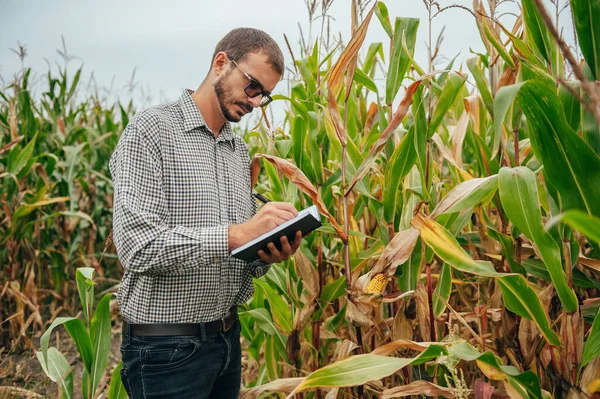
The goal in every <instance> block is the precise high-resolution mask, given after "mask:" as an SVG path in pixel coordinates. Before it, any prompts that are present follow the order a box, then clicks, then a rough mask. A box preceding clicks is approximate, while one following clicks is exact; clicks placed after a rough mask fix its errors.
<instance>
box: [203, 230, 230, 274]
mask: <svg viewBox="0 0 600 399" xmlns="http://www.w3.org/2000/svg"><path fill="white" fill-rule="evenodd" d="M196 232H197V233H198V239H199V240H200V242H201V243H202V259H203V260H204V262H203V263H204V264H212V263H219V262H222V261H224V260H226V259H227V258H228V257H229V226H227V225H226V224H224V225H219V226H213V227H204V228H201V229H196Z"/></svg>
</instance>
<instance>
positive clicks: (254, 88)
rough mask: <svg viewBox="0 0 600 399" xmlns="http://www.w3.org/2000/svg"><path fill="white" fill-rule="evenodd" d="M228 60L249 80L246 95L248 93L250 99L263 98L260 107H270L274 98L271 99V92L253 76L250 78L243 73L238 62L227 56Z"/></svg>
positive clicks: (245, 89) (245, 90)
mask: <svg viewBox="0 0 600 399" xmlns="http://www.w3.org/2000/svg"><path fill="white" fill-rule="evenodd" d="M227 58H229V61H231V62H233V65H235V66H236V67H237V69H239V70H240V72H242V73H243V74H244V75H246V77H247V78H248V81H249V82H248V84H247V85H246V87H245V88H244V93H246V95H247V96H248V97H250V98H255V97H258V96H262V98H261V99H260V103H259V105H260V106H261V107H265V106H267V105H269V104H270V103H271V101H273V98H271V96H270V93H269V92H267V91H265V90H264V88H263V85H261V84H260V83H258V81H257V80H256V79H254V78H253V77H252V76H250V75H248V74H247V73H246V72H244V71H242V70H241V69H240V66H239V65H238V64H237V62H235V60H234V59H233V58H231V57H230V56H229V55H227Z"/></svg>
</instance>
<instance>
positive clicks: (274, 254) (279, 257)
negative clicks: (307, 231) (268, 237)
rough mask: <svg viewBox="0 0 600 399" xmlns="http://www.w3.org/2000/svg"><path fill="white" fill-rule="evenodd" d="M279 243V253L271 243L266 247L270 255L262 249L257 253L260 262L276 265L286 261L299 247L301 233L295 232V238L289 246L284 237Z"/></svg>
mask: <svg viewBox="0 0 600 399" xmlns="http://www.w3.org/2000/svg"><path fill="white" fill-rule="evenodd" d="M280 241H281V251H279V250H278V249H277V247H276V246H275V244H273V243H272V242H270V243H269V244H268V245H267V248H269V251H270V252H271V254H270V255H267V254H266V253H265V251H263V250H262V249H261V250H260V251H258V256H259V257H260V260H261V261H262V262H264V263H278V262H283V261H284V260H288V259H289V258H290V256H292V254H293V253H294V252H296V250H297V249H298V247H299V246H300V243H301V242H302V232H301V231H300V230H298V231H297V232H296V237H294V241H293V242H292V243H291V244H290V242H289V241H288V239H287V237H286V236H283V237H281V239H280Z"/></svg>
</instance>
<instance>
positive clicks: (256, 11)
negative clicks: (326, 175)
mask: <svg viewBox="0 0 600 399" xmlns="http://www.w3.org/2000/svg"><path fill="white" fill-rule="evenodd" d="M305 1H306V0H278V1H277V0H254V1H240V0H220V1H207V0H195V1H191V0H190V1H188V0H186V1H183V0H173V1H170V2H168V3H167V2H165V1H158V0H144V1H141V0H128V1H126V2H125V1H118V0H103V1H81V0H80V1H75V0H62V1H42V0H0V6H1V8H0V9H1V10H2V13H0V26H2V27H3V28H2V35H0V77H2V79H3V81H4V82H3V81H2V80H0V86H5V85H7V84H8V83H10V81H11V80H12V77H13V76H14V75H15V74H16V73H18V71H19V70H21V69H22V68H23V67H24V66H25V67H31V68H32V75H33V77H34V82H36V85H35V86H34V91H35V90H36V89H37V90H38V91H41V90H42V89H43V84H44V79H45V75H46V73H47V71H48V62H49V63H50V64H51V65H52V67H53V68H54V70H56V69H57V67H56V64H59V65H64V63H65V61H64V60H63V58H62V57H61V56H60V55H59V54H58V51H57V50H60V51H63V42H62V40H63V38H64V42H65V44H66V49H67V54H68V55H69V56H71V57H73V58H72V59H71V60H70V61H69V62H68V64H67V65H68V69H69V71H71V73H74V71H75V70H76V69H77V68H79V67H80V66H81V65H82V64H83V73H82V80H81V82H82V83H83V86H82V87H83V88H88V87H94V85H93V84H90V83H92V82H94V81H95V83H96V86H97V87H99V88H100V90H104V92H110V95H111V98H113V99H115V98H119V99H121V100H126V99H129V98H131V97H133V99H134V100H135V101H136V104H138V108H140V107H141V108H143V107H145V106H149V105H153V104H158V103H162V102H165V101H171V100H175V99H177V97H178V96H179V95H180V94H181V91H182V90H183V89H184V88H190V89H196V88H197V87H198V86H199V85H200V83H201V82H202V80H203V79H204V77H205V76H206V74H207V72H208V69H209V66H210V60H211V57H212V53H213V50H214V47H215V45H216V44H217V42H218V41H219V40H220V39H221V38H222V37H223V36H224V35H225V34H226V33H227V32H229V31H230V30H231V29H234V28H237V27H253V28H258V29H262V30H264V31H266V32H267V33H269V34H270V35H271V36H272V37H273V38H274V39H275V41H276V42H277V43H278V44H279V46H280V47H281V48H282V50H283V53H284V57H285V60H286V65H287V66H288V67H290V68H291V66H292V63H291V57H290V55H289V51H288V49H287V46H286V44H285V40H284V34H286V35H287V37H288V39H289V41H290V44H291V46H292V51H293V52H294V54H295V56H296V57H298V56H299V53H300V44H299V43H300V27H301V29H302V32H303V35H304V38H305V40H307V39H308V37H309V33H310V36H311V37H312V40H311V41H314V39H315V38H316V37H317V36H318V34H319V31H320V29H321V21H322V19H321V18H320V17H319V18H318V19H316V20H314V21H313V24H312V29H310V23H309V22H310V21H309V14H308V10H307V6H306V3H305ZM546 1H547V3H548V5H549V6H551V7H554V6H552V5H551V4H550V0H546ZM555 1H559V2H560V4H564V3H565V1H566V0H555ZM317 3H318V6H317V11H316V14H317V15H318V16H320V15H321V1H317ZM384 3H385V4H386V5H387V7H388V9H389V14H390V17H391V19H392V25H393V19H394V18H395V17H399V16H402V17H414V18H420V25H419V30H418V34H417V44H416V50H415V59H416V60H417V62H418V63H419V64H420V65H421V66H422V67H424V68H426V67H427V46H426V42H427V39H428V26H429V24H428V19H427V9H426V7H425V5H424V3H423V0H387V1H384ZM438 3H439V4H440V6H441V7H444V6H448V5H451V4H458V5H462V6H466V7H469V8H471V7H472V4H473V3H472V1H465V0H457V1H445V0H438ZM484 3H486V4H487V0H484ZM371 4H372V2H371ZM551 10H552V14H553V13H554V8H552V9H551ZM568 11H569V10H568V9H567V10H565V12H563V13H562V14H561V19H560V24H561V27H562V28H564V35H565V38H566V40H567V42H568V43H572V42H573V28H572V23H571V17H570V15H569V14H568ZM499 12H500V13H504V12H518V5H517V4H515V3H512V2H506V3H505V4H503V5H502V6H500V8H499ZM328 15H329V17H328V18H327V19H328V20H329V21H330V32H332V33H334V34H335V35H336V36H338V35H339V34H341V36H342V39H343V41H344V43H347V42H348V41H349V39H350V37H351V36H350V28H351V0H334V1H333V3H332V5H331V7H330V8H329V10H328ZM502 21H504V23H505V24H506V25H508V26H512V23H513V22H514V17H513V16H511V15H505V16H504V17H503V19H502ZM431 27H432V29H431V30H432V36H433V41H434V42H435V39H436V38H437V36H438V34H439V33H440V31H441V30H442V29H443V28H444V27H445V30H444V41H443V44H442V55H443V56H445V59H446V61H447V59H451V58H453V57H454V56H456V55H458V58H457V60H458V61H459V62H460V61H462V60H464V59H466V58H469V57H471V56H473V55H472V54H471V53H470V51H471V50H472V51H474V52H484V47H483V43H482V42H481V38H480V36H479V32H478V30H477V26H476V24H475V21H474V18H473V16H472V15H471V14H469V13H468V12H467V11H465V10H462V9H459V8H453V9H449V10H447V11H445V12H443V13H441V14H440V15H438V16H437V17H436V18H435V19H433V22H432V26H431ZM373 42H382V43H383V44H384V48H385V49H387V48H389V38H388V36H387V34H386V33H385V31H384V30H383V28H382V26H381V24H380V23H379V21H378V20H377V18H376V16H373V19H372V21H371V24H370V26H369V31H368V34H367V37H366V40H365V44H364V45H363V48H362V52H363V54H364V53H365V52H366V49H367V48H368V44H370V43H373ZM18 43H20V44H21V45H24V46H25V47H26V50H27V57H26V58H25V59H24V61H23V62H21V60H20V59H19V57H18V56H17V55H16V54H15V53H14V52H13V51H12V50H11V49H17V48H18ZM441 61H443V62H440V66H439V68H443V66H444V65H442V64H445V62H446V61H444V58H442V59H441ZM459 67H460V65H455V69H458V68H459ZM465 69H466V68H465ZM134 70H135V78H134V80H133V82H134V83H135V86H133V87H134V88H133V91H131V90H130V87H131V78H132V74H133V72H134ZM92 74H93V80H91V79H90V77H91V75H92ZM285 78H286V80H284V81H282V82H281V83H280V84H279V85H278V87H277V89H276V90H275V93H281V94H286V93H287V90H288V84H287V78H288V76H286V77H285ZM376 84H377V85H378V86H380V87H384V85H385V82H384V81H383V80H382V79H381V80H380V81H377V82H376ZM273 104H274V105H275V109H278V107H279V108H281V107H283V104H278V105H276V102H275V103H273ZM253 114H258V112H254V113H253ZM279 116H280V117H281V114H279ZM276 122H278V121H276Z"/></svg>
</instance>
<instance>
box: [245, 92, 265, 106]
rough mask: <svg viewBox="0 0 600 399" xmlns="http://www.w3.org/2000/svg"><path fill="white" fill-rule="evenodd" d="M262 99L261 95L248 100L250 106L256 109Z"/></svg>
mask: <svg viewBox="0 0 600 399" xmlns="http://www.w3.org/2000/svg"><path fill="white" fill-rule="evenodd" d="M261 99H262V96H261V95H258V96H256V97H248V100H249V101H250V104H252V106H253V107H254V108H258V107H259V106H260V100H261Z"/></svg>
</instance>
